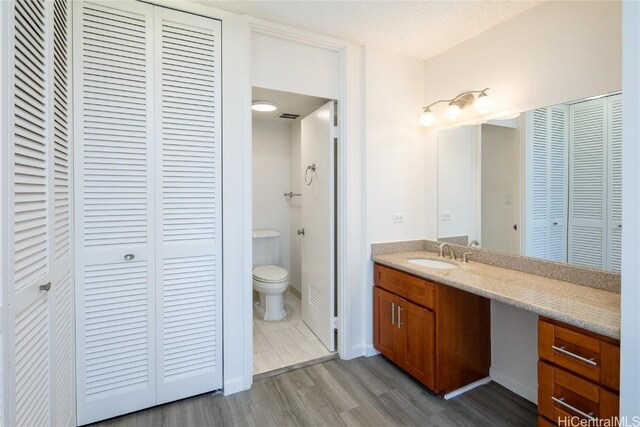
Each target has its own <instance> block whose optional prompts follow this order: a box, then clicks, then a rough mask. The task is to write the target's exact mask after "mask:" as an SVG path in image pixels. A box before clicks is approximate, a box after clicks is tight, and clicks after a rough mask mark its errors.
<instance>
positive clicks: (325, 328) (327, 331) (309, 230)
mask: <svg viewBox="0 0 640 427" xmlns="http://www.w3.org/2000/svg"><path fill="white" fill-rule="evenodd" d="M301 127H302V147H301V159H302V174H303V177H302V179H303V180H304V182H303V183H302V226H303V228H304V236H303V237H302V320H304V322H305V323H306V324H307V326H309V328H310V329H311V330H312V331H313V333H314V334H316V336H317V337H318V338H319V339H320V341H322V343H323V344H324V345H325V347H327V349H328V350H329V351H334V350H335V337H334V326H333V317H334V313H335V302H334V296H335V290H334V288H335V274H334V273H335V198H334V194H335V193H334V192H335V176H334V162H335V151H334V150H335V140H334V135H335V134H334V104H333V101H330V102H328V103H327V104H325V105H324V106H323V107H320V108H319V109H317V110H316V111H314V112H313V113H311V114H310V115H309V116H307V117H305V118H304V119H303V120H302V126H301ZM313 165H315V167H314V166H313ZM314 169H315V170H314Z"/></svg>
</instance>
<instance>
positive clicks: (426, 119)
mask: <svg viewBox="0 0 640 427" xmlns="http://www.w3.org/2000/svg"><path fill="white" fill-rule="evenodd" d="M435 121H436V116H434V115H433V113H432V112H431V110H430V109H428V108H427V109H426V110H424V112H423V113H422V115H421V116H420V124H421V125H422V126H424V127H429V126H431V125H432V124H433V122H435Z"/></svg>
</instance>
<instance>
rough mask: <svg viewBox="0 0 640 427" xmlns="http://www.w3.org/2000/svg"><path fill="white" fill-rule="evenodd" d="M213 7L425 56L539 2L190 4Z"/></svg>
mask: <svg viewBox="0 0 640 427" xmlns="http://www.w3.org/2000/svg"><path fill="white" fill-rule="evenodd" d="M196 1H197V2H198V3H202V4H206V5H209V6H212V7H216V8H219V9H223V10H227V11H230V12H235V13H238V14H244V15H251V16H255V17H257V18H262V19H266V20H268V21H272V22H276V23H280V24H285V25H289V26H291V27H295V28H300V29H304V30H308V31H312V32H315V33H319V34H324V35H327V36H331V37H334V38H338V39H342V40H347V41H350V42H352V43H355V44H358V45H363V46H364V45H371V46H376V47H379V48H382V49H386V50H390V51H393V52H397V53H403V54H406V55H409V56H412V57H414V58H417V59H427V58H431V57H433V56H435V55H437V54H439V53H442V52H444V51H445V50H447V49H449V48H451V47H453V46H455V45H457V44H459V43H462V42H463V41H465V40H467V39H469V38H471V37H474V36H476V35H478V34H480V33H482V32H483V31H486V30H488V29H489V28H491V27H493V26H495V25H497V24H499V23H501V22H503V21H506V20H507V19H509V18H512V17H514V16H516V15H518V14H520V13H522V12H524V11H526V10H528V9H530V8H531V7H533V6H535V5H536V4H539V3H540V1H515V0H513V1H497V0H482V1H461V0H440V1H433V0H432V1H391V0H386V1H384V0H383V1H364V0H362V1H349V0H345V1H316V0H298V1H270V0H262V1H246V0H225V1H216V0H196Z"/></svg>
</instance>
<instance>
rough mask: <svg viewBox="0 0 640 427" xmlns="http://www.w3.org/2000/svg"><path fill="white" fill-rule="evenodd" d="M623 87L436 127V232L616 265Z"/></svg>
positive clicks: (509, 249) (511, 249) (554, 257)
mask: <svg viewBox="0 0 640 427" xmlns="http://www.w3.org/2000/svg"><path fill="white" fill-rule="evenodd" d="M621 235H622V96H621V94H619V93H616V94H610V95H604V96H598V97H593V98H589V99H584V100H579V101H575V102H568V103H565V104H559V105H552V106H549V107H544V108H538V109H535V110H532V111H527V112H525V113H522V114H520V115H519V116H518V117H513V118H510V119H506V120H500V121H494V120H492V121H488V122H486V123H482V124H477V125H470V126H462V127H459V128H455V129H446V130H441V131H439V132H438V240H441V241H447V242H451V243H457V244H463V245H466V244H474V245H475V244H476V243H477V244H478V245H479V246H480V247H481V248H485V249H489V250H494V251H498V252H506V253H511V254H518V255H525V256H530V257H536V258H542V259H547V260H551V261H557V262H567V263H570V264H574V265H579V266H584V267H591V268H598V269H603V270H609V271H614V272H619V271H620V252H621V250H620V245H621Z"/></svg>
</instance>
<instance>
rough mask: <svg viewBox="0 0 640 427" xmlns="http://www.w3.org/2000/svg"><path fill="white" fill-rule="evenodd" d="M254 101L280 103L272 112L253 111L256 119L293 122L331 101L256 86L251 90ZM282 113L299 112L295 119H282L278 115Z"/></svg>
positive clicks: (253, 116)
mask: <svg viewBox="0 0 640 427" xmlns="http://www.w3.org/2000/svg"><path fill="white" fill-rule="evenodd" d="M251 99H252V100H253V101H271V102H275V103H276V104H278V109H277V110H276V111H271V112H262V111H253V110H252V111H251V113H252V118H253V119H254V120H267V121H271V122H281V123H292V122H294V121H296V120H302V119H303V118H305V117H306V116H308V115H309V114H311V113H312V112H314V111H315V110H317V109H318V108H320V107H321V106H322V105H324V104H326V103H327V102H329V100H328V99H324V98H317V97H315V96H307V95H300V94H297V93H289V92H280V91H278V90H271V89H263V88H259V87H254V88H253V90H252V91H251ZM282 113H291V114H299V115H300V117H298V118H297V119H295V120H292V119H281V118H279V117H278V116H280V114H282Z"/></svg>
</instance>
